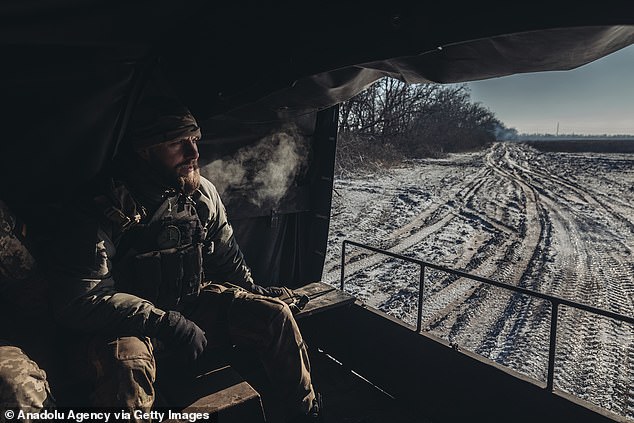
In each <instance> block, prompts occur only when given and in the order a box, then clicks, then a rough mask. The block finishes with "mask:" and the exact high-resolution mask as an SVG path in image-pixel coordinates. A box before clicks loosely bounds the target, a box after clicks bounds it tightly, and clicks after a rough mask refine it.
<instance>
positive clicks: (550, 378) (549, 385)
mask: <svg viewBox="0 0 634 423" xmlns="http://www.w3.org/2000/svg"><path fill="white" fill-rule="evenodd" d="M346 245H353V246H356V247H359V248H363V249H365V250H368V251H372V252H375V253H378V254H383V255H385V256H389V257H393V258H396V259H400V260H404V261H407V262H410V263H415V264H418V265H419V266H420V280H419V288H418V306H417V307H418V310H417V318H416V332H420V331H421V330H422V321H423V307H422V304H423V297H424V291H423V288H424V285H425V269H426V268H428V267H429V268H431V269H435V270H440V271H442V272H446V273H449V274H452V275H456V276H459V277H462V278H467V279H471V280H474V281H477V282H482V283H485V284H488V285H493V286H496V287H499V288H503V289H507V290H510V291H513V292H518V293H521V294H525V295H528V296H531V297H535V298H541V299H543V300H546V301H549V302H550V303H551V316H550V337H549V350H548V373H547V378H546V389H547V390H550V391H552V390H553V385H554V375H555V350H556V344H557V318H558V314H559V306H560V305H565V306H568V307H572V308H576V309H579V310H583V311H587V312H589V313H593V314H597V315H599V316H604V317H608V318H611V319H615V320H618V321H621V322H626V323H630V324H633V325H634V317H630V316H625V315H623V314H619V313H614V312H612V311H608V310H603V309H600V308H596V307H592V306H589V305H586V304H581V303H578V302H575V301H570V300H566V299H565V298H559V297H555V296H554V295H548V294H544V293H541V292H537V291H533V290H531V289H527V288H522V287H518V286H513V285H509V284H507V283H503V282H498V281H494V280H492V279H488V278H484V277H482V276H476V275H471V274H469V273H465V272H461V271H459V270H453V269H449V268H447V267H444V266H439V265H436V264H433V263H427V262H425V261H423V260H419V259H415V258H412V257H407V256H404V255H401V254H396V253H392V252H390V251H386V250H382V249H380V248H376V247H371V246H369V245H365V244H361V243H359V242H355V241H350V240H345V241H343V245H342V249H341V290H342V291H343V290H344V281H345V266H346Z"/></svg>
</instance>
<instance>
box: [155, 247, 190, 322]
mask: <svg viewBox="0 0 634 423" xmlns="http://www.w3.org/2000/svg"><path fill="white" fill-rule="evenodd" d="M159 253H160V255H161V272H162V278H161V284H160V286H159V296H158V300H157V304H156V305H157V306H158V307H160V308H163V309H166V310H175V309H176V307H177V306H178V305H179V304H180V302H181V290H182V282H183V254H182V252H181V251H180V250H178V249H176V248H170V249H167V250H161V251H160V252H159Z"/></svg>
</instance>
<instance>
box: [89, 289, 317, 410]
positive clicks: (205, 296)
mask: <svg viewBox="0 0 634 423" xmlns="http://www.w3.org/2000/svg"><path fill="white" fill-rule="evenodd" d="M183 314H184V315H185V316H186V317H187V318H188V319H190V320H192V321H194V322H195V323H196V324H197V325H198V326H200V327H201V329H203V330H204V331H205V333H206V337H207V340H208V345H207V348H208V349H209V348H214V347H223V346H231V345H236V346H238V347H244V348H247V349H251V350H254V351H255V352H256V353H257V354H258V356H259V357H260V359H261V361H262V364H263V366H264V368H265V370H266V373H267V375H268V377H269V379H270V381H271V383H272V384H273V386H274V388H275V389H276V391H277V393H278V394H279V396H280V397H281V398H282V399H283V401H284V403H285V404H288V405H289V410H288V411H289V413H298V412H300V413H306V412H307V411H308V410H309V409H310V407H311V404H312V402H313V399H314V398H315V392H314V390H313V387H312V384H311V378H310V363H309V360H308V351H307V347H306V345H305V343H304V341H303V339H302V336H301V333H300V331H299V328H298V326H297V323H296V322H295V319H294V317H293V314H292V313H291V311H290V309H289V307H288V306H287V305H286V304H285V303H284V302H282V301H280V300H278V299H276V298H269V297H264V296H260V295H256V294H252V293H250V292H247V291H245V290H243V289H240V288H233V287H231V288H228V287H226V286H224V285H217V284H210V285H207V286H206V287H204V288H203V289H202V290H201V292H200V295H199V297H198V298H197V299H196V301H195V302H194V303H193V304H191V305H190V306H189V307H187V308H186V309H185V310H183ZM155 353H158V351H155V350H154V348H153V345H152V343H151V342H150V340H149V339H147V338H145V339H144V338H137V337H122V338H117V339H114V340H110V341H107V342H104V340H101V341H99V340H97V341H93V342H92V343H91V352H90V353H89V356H90V357H91V361H92V367H93V372H94V375H95V381H94V382H95V386H96V390H95V394H94V395H93V401H92V402H93V404H92V405H94V406H108V407H113V406H114V407H121V408H125V409H141V410H144V411H149V410H150V409H151V407H152V405H153V402H154V399H155V391H154V383H155V381H156V360H155ZM165 359H166V358H164V357H162V360H165ZM167 359H169V356H167ZM162 360H161V361H159V363H162ZM159 372H160V369H159Z"/></svg>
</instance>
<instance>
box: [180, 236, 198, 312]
mask: <svg viewBox="0 0 634 423" xmlns="http://www.w3.org/2000/svg"><path fill="white" fill-rule="evenodd" d="M181 255H182V260H183V267H182V268H183V281H182V285H181V302H183V303H187V302H191V301H193V300H195V299H196V298H197V297H198V294H199V293H200V285H201V283H202V268H203V254H202V244H194V245H190V246H188V247H186V248H184V249H183V250H182V251H181Z"/></svg>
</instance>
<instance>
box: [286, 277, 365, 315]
mask: <svg viewBox="0 0 634 423" xmlns="http://www.w3.org/2000/svg"><path fill="white" fill-rule="evenodd" d="M293 292H295V293H296V294H298V295H308V297H309V298H310V301H309V302H308V304H306V307H304V309H303V310H302V311H301V312H300V313H299V314H297V315H296V316H295V318H296V319H301V318H304V317H308V316H311V315H313V314H316V313H321V312H324V311H326V310H330V309H333V308H336V307H345V306H348V305H350V304H352V303H353V302H354V301H355V300H356V298H355V297H353V296H352V295H350V294H346V293H345V292H343V291H341V290H340V289H339V288H335V287H333V286H332V285H328V284H327V283H324V282H312V283H309V284H308V285H304V286H302V287H300V288H294V289H293Z"/></svg>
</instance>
